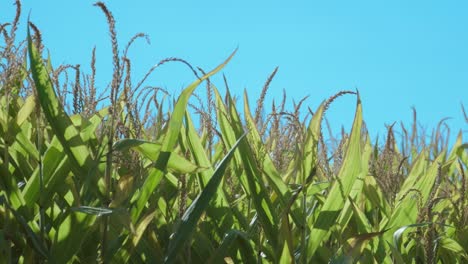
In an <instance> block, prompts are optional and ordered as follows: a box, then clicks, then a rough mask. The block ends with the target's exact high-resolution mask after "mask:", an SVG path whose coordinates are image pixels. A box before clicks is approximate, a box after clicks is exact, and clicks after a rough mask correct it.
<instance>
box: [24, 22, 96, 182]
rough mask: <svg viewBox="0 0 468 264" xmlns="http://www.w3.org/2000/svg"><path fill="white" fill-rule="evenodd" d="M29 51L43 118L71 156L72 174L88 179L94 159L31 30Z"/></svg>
mask: <svg viewBox="0 0 468 264" xmlns="http://www.w3.org/2000/svg"><path fill="white" fill-rule="evenodd" d="M28 52H29V60H30V64H31V73H32V77H33V80H34V84H35V85H34V86H35V88H36V90H37V96H38V99H39V103H40V104H41V107H42V110H43V111H44V115H45V117H46V118H47V121H48V122H49V124H50V126H51V127H52V130H53V131H54V133H55V135H56V136H57V138H58V139H59V141H60V143H61V144H62V146H63V148H64V151H65V153H66V154H67V156H68V157H69V159H70V167H71V170H72V171H73V173H74V174H75V175H76V176H78V177H80V176H81V177H83V176H87V175H88V169H90V168H91V166H89V163H90V158H91V156H90V153H89V150H88V148H87V146H86V145H85V144H84V142H83V140H82V139H81V137H80V134H79V132H78V130H77V129H76V128H75V127H74V126H73V123H72V121H71V120H70V118H69V116H68V115H67V114H66V113H65V111H64V110H63V107H62V105H61V104H60V102H59V100H58V98H57V95H56V94H55V91H54V88H53V85H52V81H51V80H50V78H49V74H48V72H47V69H46V67H45V66H44V63H43V61H42V58H41V55H40V54H39V51H38V50H37V48H36V46H35V44H34V43H33V42H32V39H31V35H30V32H29V28H28Z"/></svg>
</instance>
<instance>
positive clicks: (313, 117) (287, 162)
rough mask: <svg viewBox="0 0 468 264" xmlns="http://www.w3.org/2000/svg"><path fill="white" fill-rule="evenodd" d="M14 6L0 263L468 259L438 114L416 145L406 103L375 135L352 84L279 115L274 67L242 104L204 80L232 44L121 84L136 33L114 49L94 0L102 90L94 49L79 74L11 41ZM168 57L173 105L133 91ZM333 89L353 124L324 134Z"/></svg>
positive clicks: (157, 95) (4, 59)
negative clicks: (107, 64)
mask: <svg viewBox="0 0 468 264" xmlns="http://www.w3.org/2000/svg"><path fill="white" fill-rule="evenodd" d="M16 5H17V13H16V15H15V18H14V19H13V21H12V23H6V24H0V34H1V35H2V37H3V42H1V44H2V46H0V52H1V71H0V78H1V82H0V101H1V105H0V106H1V108H0V124H1V129H0V133H1V137H0V204H1V207H0V255H1V257H0V262H2V263H325V262H331V263H465V262H467V261H468V255H467V251H468V239H466V238H467V237H468V228H467V226H468V209H467V208H468V197H467V195H466V189H467V187H468V186H467V185H468V184H467V181H466V169H467V166H468V153H467V150H466V149H467V143H464V142H463V138H462V133H461V132H460V134H459V135H458V137H457V140H456V142H455V143H454V144H453V145H450V144H449V143H448V140H447V137H448V135H449V131H448V132H447V130H444V128H445V126H444V121H441V122H440V124H439V126H437V128H436V129H435V130H434V132H433V135H432V137H431V140H430V141H429V142H428V141H427V140H426V137H425V135H424V134H418V130H417V126H416V123H417V120H416V111H414V120H413V126H412V127H411V128H407V127H405V126H404V125H403V124H402V125H401V129H402V131H403V133H402V136H401V139H398V138H396V135H397V133H395V129H396V128H394V125H391V126H389V127H388V133H387V136H386V139H385V142H384V143H383V144H379V143H378V141H377V142H374V143H372V142H371V138H370V137H369V135H368V133H367V129H366V127H365V123H364V121H363V103H362V102H361V99H360V95H359V93H358V92H355V91H341V92H339V93H337V94H335V95H333V96H331V97H330V98H329V99H326V100H323V102H321V104H320V105H319V106H318V107H317V108H316V109H315V111H312V110H310V108H308V109H307V111H305V112H306V113H305V114H304V113H301V111H303V110H304V107H303V105H304V102H305V98H304V99H303V100H301V101H300V102H299V103H298V104H295V105H294V107H293V108H294V109H293V110H292V111H288V110H287V109H286V108H285V101H286V95H284V96H283V99H282V101H281V102H280V103H279V104H278V103H276V102H273V104H272V108H271V111H270V112H267V111H266V108H265V105H266V104H265V102H264V98H265V94H266V93H267V90H268V88H269V85H270V83H271V82H272V80H273V78H274V76H275V74H276V72H277V71H278V68H276V69H275V70H274V71H273V73H272V74H271V75H270V76H269V78H268V79H267V81H266V83H265V85H264V87H263V89H262V93H261V96H260V98H259V99H258V100H257V104H256V106H255V109H252V107H251V105H250V103H249V98H248V96H247V93H244V95H243V97H242V100H241V101H242V102H240V103H239V102H238V100H237V98H235V97H233V96H232V95H231V93H230V89H229V87H228V85H227V81H226V78H225V86H226V87H225V89H224V91H225V92H224V94H223V91H222V90H221V89H218V87H217V86H216V85H215V84H214V83H213V82H212V81H211V79H210V78H211V77H212V76H213V75H215V74H219V72H220V71H221V70H222V68H223V67H224V66H225V65H226V64H227V63H229V61H230V60H231V59H232V58H233V56H234V55H235V52H233V53H232V54H231V55H230V56H229V57H228V58H227V59H226V60H225V61H224V62H222V63H221V64H220V65H219V66H217V67H215V68H214V69H213V70H211V71H209V72H205V71H203V70H202V69H201V68H198V67H193V66H192V65H191V64H189V63H188V62H186V61H185V60H183V59H179V58H168V59H163V60H161V61H160V62H159V63H158V64H156V66H155V67H153V68H151V69H150V70H149V72H148V73H147V74H146V75H145V77H144V78H143V80H140V81H139V82H133V81H132V78H131V76H132V75H131V65H132V64H131V59H130V58H128V57H127V51H128V49H129V48H130V46H131V44H132V43H133V42H134V41H135V40H136V39H138V38H142V37H145V35H144V34H137V35H135V37H133V38H132V39H131V40H130V41H129V43H128V44H127V46H126V48H125V49H124V50H123V52H121V51H120V50H119V43H118V42H117V40H116V39H117V37H116V36H117V32H116V28H115V20H114V17H113V15H112V13H111V12H110V11H109V10H108V9H107V7H106V6H105V5H104V4H103V3H101V2H97V3H96V4H95V6H96V7H97V8H99V9H100V10H101V11H102V12H103V14H104V15H105V17H106V20H107V24H108V26H109V31H110V36H111V42H112V51H113V67H114V71H113V75H112V77H111V81H110V84H109V90H108V91H107V93H108V95H106V94H101V95H98V94H97V90H98V89H97V88H96V87H95V84H94V80H95V72H96V69H95V61H96V56H95V50H93V52H92V59H91V69H92V72H91V74H90V75H87V74H84V73H82V71H81V70H80V65H60V66H58V67H54V66H53V65H54V64H53V63H52V56H47V57H45V56H43V50H44V47H43V45H42V35H41V33H40V30H39V28H38V27H37V26H36V25H35V24H33V23H32V22H28V25H27V27H26V28H25V30H26V31H27V33H28V34H27V39H26V40H25V41H17V40H16V31H17V30H18V21H19V17H20V14H21V3H20V1H19V0H17V1H16ZM52 55H53V51H52ZM166 63H182V64H184V65H186V66H188V68H189V70H190V71H192V72H193V73H194V82H193V83H192V84H190V85H189V86H188V87H186V88H185V89H184V90H183V91H182V92H181V93H180V94H179V95H178V97H177V99H176V100H174V101H171V99H170V96H169V95H170V94H169V93H168V92H167V91H165V90H163V89H160V88H157V87H154V86H151V85H145V82H146V79H147V77H148V76H149V75H150V74H151V73H152V72H153V71H154V70H156V69H157V68H158V67H160V66H162V65H163V64H166ZM72 74H74V75H72ZM68 76H74V79H73V80H71V81H70V80H69V77H68ZM135 83H136V84H135ZM202 83H204V84H206V89H207V93H206V94H207V96H206V98H201V97H200V96H198V95H197V89H199V88H197V87H198V86H199V85H200V84H202ZM161 95H162V96H161ZM341 96H354V97H355V98H356V105H355V115H354V122H353V125H352V128H351V131H350V132H349V134H348V133H346V132H345V131H343V132H342V134H341V137H340V138H335V137H333V136H330V137H328V138H326V137H325V136H324V133H323V130H324V129H325V128H326V127H328V126H325V125H327V124H328V123H327V122H328V120H327V118H326V113H327V109H328V108H330V107H333V102H334V101H335V100H338V99H339V97H341ZM194 99H195V102H197V103H195V102H194ZM193 110H195V111H193ZM196 115H199V116H196ZM197 121H198V122H197ZM444 131H445V133H444ZM332 134H333V133H330V135H332Z"/></svg>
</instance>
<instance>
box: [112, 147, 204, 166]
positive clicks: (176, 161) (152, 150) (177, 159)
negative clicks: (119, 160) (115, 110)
mask: <svg viewBox="0 0 468 264" xmlns="http://www.w3.org/2000/svg"><path fill="white" fill-rule="evenodd" d="M113 149H114V150H116V151H121V152H123V151H126V150H128V149H133V150H135V151H137V152H139V153H141V154H142V155H143V156H145V157H146V158H147V159H149V160H151V161H153V162H155V161H157V158H158V155H159V153H160V152H161V144H158V143H154V142H149V141H145V140H141V139H121V140H119V141H117V142H116V143H115V144H114V146H113ZM167 169H168V170H169V171H174V172H177V173H181V174H187V173H196V172H198V171H200V170H203V168H200V167H198V166H197V165H195V164H193V163H192V162H190V161H188V160H187V159H185V158H184V157H182V156H181V155H179V154H178V153H176V152H172V153H171V155H170V157H169V161H168V162H167Z"/></svg>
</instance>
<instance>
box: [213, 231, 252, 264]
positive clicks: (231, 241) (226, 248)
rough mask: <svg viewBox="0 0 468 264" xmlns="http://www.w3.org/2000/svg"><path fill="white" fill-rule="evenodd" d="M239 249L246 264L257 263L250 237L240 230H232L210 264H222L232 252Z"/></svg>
mask: <svg viewBox="0 0 468 264" xmlns="http://www.w3.org/2000/svg"><path fill="white" fill-rule="evenodd" d="M237 248H238V249H239V251H240V254H241V256H242V260H243V262H244V263H255V262H256V261H255V253H254V250H253V248H252V245H251V244H250V241H249V238H248V235H247V234H246V233H244V232H242V231H239V230H230V231H229V232H228V233H227V234H226V235H225V236H224V238H223V240H222V241H221V244H220V246H219V247H218V248H217V249H216V251H215V253H214V255H213V256H211V258H210V260H209V261H208V263H210V264H211V263H213V264H214V263H222V262H223V259H224V260H226V257H228V256H229V253H230V252H233V250H235V249H237Z"/></svg>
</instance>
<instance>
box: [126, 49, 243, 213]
mask: <svg viewBox="0 0 468 264" xmlns="http://www.w3.org/2000/svg"><path fill="white" fill-rule="evenodd" d="M235 53H236V51H234V52H233V53H232V54H231V55H230V56H229V57H228V58H227V59H226V61H224V62H223V63H222V64H220V65H219V66H218V67H216V68H215V69H214V70H212V71H211V72H209V73H207V74H206V75H204V76H203V77H202V78H200V79H198V80H196V81H194V82H193V83H192V84H190V85H189V86H188V87H187V88H186V89H185V90H184V91H183V92H182V94H181V95H180V96H179V99H178V100H177V103H176V105H175V107H174V111H173V113H172V115H171V119H170V121H169V126H168V130H167V132H166V134H165V137H164V140H163V143H162V147H161V152H160V153H159V155H158V159H157V160H156V165H155V167H156V169H157V170H156V172H155V173H154V174H151V175H149V176H148V177H147V178H146V180H145V183H144V185H143V187H142V189H141V193H140V196H139V197H138V200H137V201H136V204H135V207H134V208H133V210H132V219H133V221H135V220H136V219H137V218H138V217H139V216H140V214H141V212H142V211H143V208H144V207H145V205H146V202H147V201H148V199H149V198H150V196H151V194H152V193H153V191H154V190H155V189H156V186H157V185H158V184H159V182H160V179H161V178H162V176H163V175H164V173H165V170H166V167H167V164H168V162H169V158H170V156H171V153H172V151H173V149H174V147H175V145H176V143H177V138H178V137H179V133H180V129H181V126H182V120H183V118H184V114H185V110H186V108H187V104H188V100H189V98H190V96H191V95H192V93H193V91H194V90H195V88H197V86H198V85H199V84H200V83H201V82H202V81H204V80H206V79H207V78H209V77H211V76H212V75H214V74H215V73H217V72H218V71H220V70H221V69H222V68H223V67H224V66H225V65H226V64H227V63H228V62H229V61H230V60H231V59H232V57H233V56H234V54H235Z"/></svg>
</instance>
